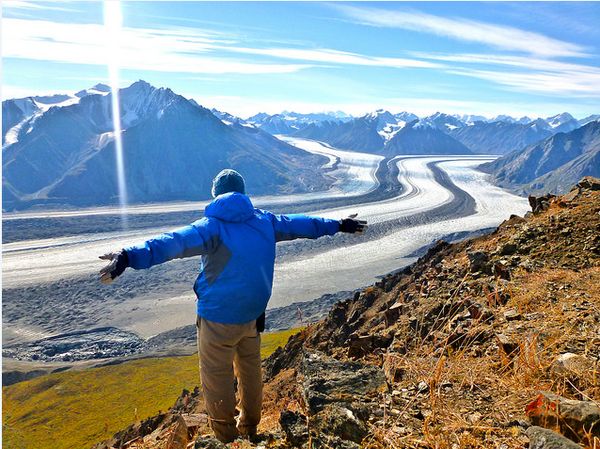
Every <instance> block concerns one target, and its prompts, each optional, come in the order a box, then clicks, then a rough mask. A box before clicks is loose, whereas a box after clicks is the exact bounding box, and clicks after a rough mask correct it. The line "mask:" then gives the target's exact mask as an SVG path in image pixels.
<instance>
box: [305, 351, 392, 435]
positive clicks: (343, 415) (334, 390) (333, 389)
mask: <svg viewBox="0 0 600 449" xmlns="http://www.w3.org/2000/svg"><path fill="white" fill-rule="evenodd" d="M300 374H301V377H302V378H303V381H302V382H301V385H300V388H301V393H302V396H303V397H304V402H305V404H306V406H307V410H308V420H309V422H310V425H311V428H312V426H315V429H316V430H317V432H318V435H319V437H322V438H329V436H330V437H341V438H342V440H349V441H352V442H355V443H360V442H361V441H362V439H363V438H364V437H365V436H366V435H367V427H366V424H365V422H366V421H367V420H368V418H369V415H370V414H374V413H375V410H376V409H378V408H379V398H380V394H381V393H384V392H387V391H388V386H387V380H386V376H385V374H384V372H383V371H382V370H381V369H380V368H378V367H377V366H375V365H372V364H368V363H360V362H340V361H338V360H335V359H333V358H331V357H327V356H325V355H324V354H322V353H319V352H310V353H308V352H307V353H304V355H303V359H302V363H301V373H300ZM344 444H345V443H344Z"/></svg>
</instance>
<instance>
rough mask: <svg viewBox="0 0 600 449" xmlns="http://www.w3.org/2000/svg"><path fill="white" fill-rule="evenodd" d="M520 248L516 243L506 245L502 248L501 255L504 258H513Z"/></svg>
mask: <svg viewBox="0 0 600 449" xmlns="http://www.w3.org/2000/svg"><path fill="white" fill-rule="evenodd" d="M517 249H518V246H517V245H516V244H514V243H506V244H505V245H504V246H502V248H500V254H502V255H503V256H512V255H513V254H514V253H516V252H517Z"/></svg>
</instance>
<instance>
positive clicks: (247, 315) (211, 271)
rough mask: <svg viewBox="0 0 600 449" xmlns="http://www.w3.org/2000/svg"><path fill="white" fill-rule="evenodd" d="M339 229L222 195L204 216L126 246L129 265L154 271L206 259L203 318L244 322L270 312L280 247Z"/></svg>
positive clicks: (199, 290) (198, 288) (201, 283)
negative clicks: (176, 262)
mask: <svg viewBox="0 0 600 449" xmlns="http://www.w3.org/2000/svg"><path fill="white" fill-rule="evenodd" d="M338 231H339V222H338V221H337V220H330V219H326V218H317V217H308V216H306V215H275V214H272V213H271V212H267V211H263V210H260V209H255V208H254V206H253V205H252V203H251V202H250V198H248V197H247V196H246V195H242V194H241V193H237V192H231V193H227V194H225V195H220V196H218V197H217V198H216V199H215V200H214V201H213V202H212V203H210V204H209V205H208V206H207V207H206V210H205V211H204V217H203V218H201V219H200V220H198V221H196V222H194V223H192V224H191V225H189V226H185V227H183V228H180V229H177V230H175V231H172V232H168V233H165V234H162V235H160V236H158V237H156V238H154V239H150V240H148V241H147V242H145V243H144V244H142V245H138V246H132V247H129V248H125V250H126V251H127V255H128V257H129V266H130V267H132V268H135V269H141V268H148V267H151V266H152V265H156V264H159V263H163V262H166V261H167V260H171V259H177V258H183V257H191V256H197V255H201V256H202V266H201V269H200V274H199V275H198V278H197V279H196V282H195V283H194V291H195V292H196V295H197V296H198V315H200V316H201V317H203V318H205V319H207V320H210V321H215V322H217V323H231V324H241V323H247V322H250V321H252V320H255V319H256V318H258V317H259V316H260V315H261V314H262V313H263V312H264V311H265V309H266V308H267V302H268V301H269V298H270V297H271V290H272V287H273V271H274V266H275V243H276V242H280V241H282V240H293V239H297V238H312V239H315V238H318V237H321V236H323V235H333V234H335V233H336V232H338Z"/></svg>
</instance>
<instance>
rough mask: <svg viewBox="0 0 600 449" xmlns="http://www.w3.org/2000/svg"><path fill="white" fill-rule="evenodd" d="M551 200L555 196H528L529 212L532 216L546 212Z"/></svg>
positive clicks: (549, 194)
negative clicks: (530, 211) (531, 212)
mask: <svg viewBox="0 0 600 449" xmlns="http://www.w3.org/2000/svg"><path fill="white" fill-rule="evenodd" d="M553 198H556V195H553V194H551V193H547V194H546V195H539V196H533V195H532V196H530V197H529V198H528V199H529V205H530V206H531V210H532V211H533V213H534V214H539V213H541V212H544V211H547V210H548V209H549V208H550V202H551V200H552V199H553Z"/></svg>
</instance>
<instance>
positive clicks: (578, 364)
mask: <svg viewBox="0 0 600 449" xmlns="http://www.w3.org/2000/svg"><path fill="white" fill-rule="evenodd" d="M593 369H594V362H593V361H591V360H590V359H588V358H586V357H584V356H581V355H577V354H572V353H570V352H567V353H565V354H561V355H560V356H558V357H557V359H556V360H555V361H554V362H553V363H552V367H551V372H552V373H553V374H559V375H566V376H578V377H581V376H584V375H588V374H591V372H592V370H593Z"/></svg>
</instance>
